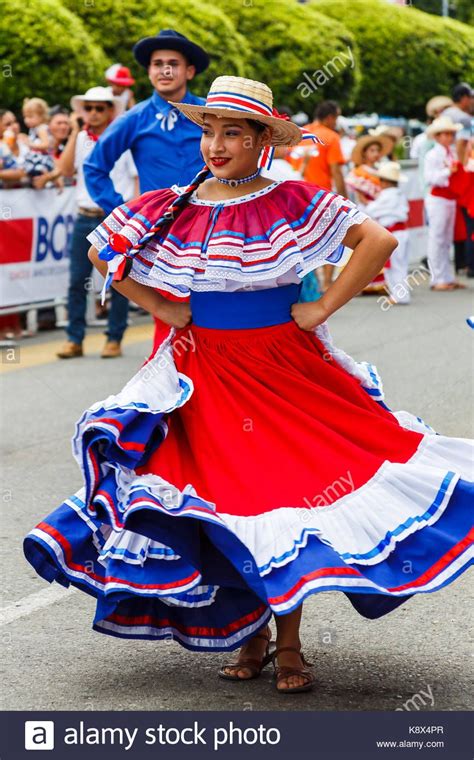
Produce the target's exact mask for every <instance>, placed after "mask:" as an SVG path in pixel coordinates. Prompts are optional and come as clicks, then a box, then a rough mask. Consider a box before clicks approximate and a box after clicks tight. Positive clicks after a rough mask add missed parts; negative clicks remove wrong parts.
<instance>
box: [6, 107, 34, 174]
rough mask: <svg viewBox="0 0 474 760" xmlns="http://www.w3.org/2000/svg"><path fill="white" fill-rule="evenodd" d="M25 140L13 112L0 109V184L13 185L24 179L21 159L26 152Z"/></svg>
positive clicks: (22, 159)
mask: <svg viewBox="0 0 474 760" xmlns="http://www.w3.org/2000/svg"><path fill="white" fill-rule="evenodd" d="M22 138H23V139H22ZM25 141H26V135H21V133H20V125H19V123H18V119H17V118H16V116H15V114H14V113H13V112H12V111H8V110H5V109H2V110H0V185H1V186H2V187H15V186H17V185H18V184H20V183H21V182H22V181H23V180H25V179H26V172H25V170H24V167H23V161H24V157H25V155H26V154H27V153H28V146H27V144H26V142H25Z"/></svg>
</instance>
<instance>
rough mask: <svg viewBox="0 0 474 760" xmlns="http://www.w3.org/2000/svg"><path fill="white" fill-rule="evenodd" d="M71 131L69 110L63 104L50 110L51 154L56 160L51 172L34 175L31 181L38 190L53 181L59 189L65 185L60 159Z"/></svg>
mask: <svg viewBox="0 0 474 760" xmlns="http://www.w3.org/2000/svg"><path fill="white" fill-rule="evenodd" d="M70 131H71V120H70V118H69V112H68V111H67V110H66V109H65V108H61V106H55V107H54V108H52V109H51V111H50V118H49V132H50V136H51V147H50V150H49V153H50V155H51V156H52V158H53V161H54V168H53V169H51V171H49V172H45V173H44V174H40V175H39V176H37V177H33V179H32V181H31V183H32V185H33V187H34V188H36V189H37V190H42V189H43V188H44V187H46V185H48V183H50V182H52V183H53V184H54V185H55V186H56V187H57V188H58V189H59V190H62V188H63V187H64V182H63V178H62V176H61V170H60V167H59V159H60V157H61V154H62V152H63V150H64V148H65V147H66V143H67V139H68V137H69V133H70Z"/></svg>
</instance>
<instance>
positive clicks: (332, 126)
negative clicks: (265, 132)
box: [289, 100, 347, 290]
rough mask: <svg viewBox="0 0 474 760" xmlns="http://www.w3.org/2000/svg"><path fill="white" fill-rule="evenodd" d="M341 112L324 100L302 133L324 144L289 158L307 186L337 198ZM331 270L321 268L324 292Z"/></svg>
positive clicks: (340, 191)
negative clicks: (330, 193)
mask: <svg viewBox="0 0 474 760" xmlns="http://www.w3.org/2000/svg"><path fill="white" fill-rule="evenodd" d="M340 115H341V109H340V108H339V105H338V104H337V103H336V102H335V101H334V100H324V101H322V103H319V104H318V105H317V106H316V109H315V112H314V119H315V120H314V121H313V122H312V123H311V124H308V125H306V127H305V129H307V130H308V131H309V132H312V133H313V134H314V135H317V136H318V137H320V138H321V140H323V142H324V145H312V146H308V145H307V143H306V141H305V143H302V144H300V145H297V146H296V148H294V149H293V150H292V151H291V153H290V156H289V161H290V163H291V165H292V166H293V167H294V168H295V169H296V170H297V171H299V172H300V174H301V176H302V178H303V179H304V180H306V182H312V183H313V184H315V185H319V187H322V188H323V189H324V190H333V191H335V192H336V193H338V194H339V195H343V196H345V197H346V196H347V191H346V185H345V182H344V176H343V174H342V167H343V165H344V164H345V163H346V160H345V158H344V155H343V152H342V148H341V138H340V137H339V135H338V133H337V132H336V121H337V117H338V116H340ZM333 272H334V267H333V266H332V264H325V265H324V267H323V290H327V288H328V287H329V285H330V284H331V282H332V275H333Z"/></svg>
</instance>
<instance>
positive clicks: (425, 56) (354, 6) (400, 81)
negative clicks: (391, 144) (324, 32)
mask: <svg viewBox="0 0 474 760" xmlns="http://www.w3.org/2000/svg"><path fill="white" fill-rule="evenodd" d="M311 4H312V5H313V6H314V8H315V9H317V10H318V11H319V12H321V13H325V14H327V15H328V16H330V17H331V18H343V19H344V23H346V24H347V26H348V27H349V28H350V29H351V31H352V33H353V34H354V36H355V38H356V41H357V43H358V46H359V50H360V57H361V68H362V83H361V88H360V91H359V96H358V98H357V101H356V107H357V109H360V110H364V111H372V110H375V111H379V112H380V113H383V114H393V115H400V114H401V115H405V116H412V117H414V116H419V117H422V116H424V105H425V103H426V101H427V100H428V99H429V98H430V97H432V96H433V95H441V94H448V93H449V92H450V91H451V89H452V87H453V85H454V84H456V82H459V81H460V80H472V79H473V78H474V77H473V75H474V30H473V29H472V28H471V27H469V26H467V25H465V24H461V23H459V22H458V21H453V20H452V19H445V18H440V17H437V16H432V15H430V14H428V13H423V12H422V11H418V10H416V9H415V8H408V7H402V6H395V5H390V4H389V3H387V2H385V0H351V2H350V3H348V2H346V0H311Z"/></svg>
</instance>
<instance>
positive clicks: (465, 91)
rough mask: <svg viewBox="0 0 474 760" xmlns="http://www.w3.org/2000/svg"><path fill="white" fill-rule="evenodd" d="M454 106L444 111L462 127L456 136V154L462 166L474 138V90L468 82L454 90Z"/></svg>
mask: <svg viewBox="0 0 474 760" xmlns="http://www.w3.org/2000/svg"><path fill="white" fill-rule="evenodd" d="M452 95H453V101H454V103H453V105H452V106H448V108H446V109H445V110H444V111H443V116H446V118H448V119H451V121H452V122H455V123H457V124H461V125H462V129H460V130H459V132H458V134H457V135H456V153H457V157H458V160H459V161H460V162H461V164H465V163H466V161H467V158H468V148H469V141H470V140H471V138H472V117H473V114H474V90H473V89H472V87H471V85H470V84H468V83H467V82H461V83H460V84H457V85H456V86H455V87H454V88H453V92H452Z"/></svg>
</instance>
